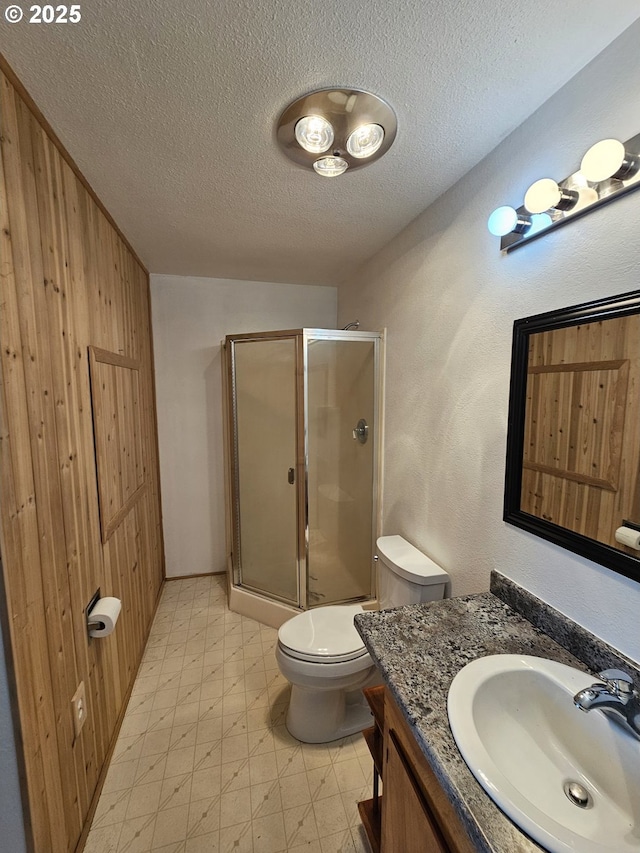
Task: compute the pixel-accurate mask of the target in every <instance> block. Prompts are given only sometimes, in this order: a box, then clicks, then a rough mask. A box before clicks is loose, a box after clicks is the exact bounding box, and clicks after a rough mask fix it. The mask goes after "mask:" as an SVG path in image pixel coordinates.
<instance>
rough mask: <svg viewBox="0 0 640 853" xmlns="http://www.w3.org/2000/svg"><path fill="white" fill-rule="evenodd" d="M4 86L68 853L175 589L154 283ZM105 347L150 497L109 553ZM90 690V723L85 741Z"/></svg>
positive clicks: (8, 411) (54, 815)
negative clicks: (95, 397) (113, 601)
mask: <svg viewBox="0 0 640 853" xmlns="http://www.w3.org/2000/svg"><path fill="white" fill-rule="evenodd" d="M0 72H2V73H0V141H1V146H0V151H1V159H0V287H1V319H0V345H1V358H2V373H1V380H0V381H1V383H2V385H1V388H0V466H1V476H2V480H1V500H0V504H1V516H0V517H1V533H2V538H1V540H0V544H1V547H2V555H3V562H4V572H5V576H4V584H5V592H6V612H5V616H8V618H7V623H8V627H9V630H8V633H9V637H10V643H11V650H12V652H11V653H12V658H13V664H14V676H15V691H16V701H17V705H18V710H19V720H20V729H21V737H22V741H23V753H24V766H23V770H24V776H25V779H26V785H25V788H26V792H27V796H28V804H29V809H28V811H29V819H30V832H31V835H32V846H33V849H34V850H35V851H36V853H63V851H73V850H74V849H76V846H77V845H78V842H79V839H80V838H81V834H82V831H83V826H84V825H85V823H86V819H87V815H88V814H89V811H90V807H91V802H92V798H93V797H94V793H95V791H96V787H97V784H98V781H99V778H100V774H101V771H102V770H103V767H104V765H105V759H106V757H107V755H108V751H109V748H110V745H111V744H112V741H113V738H114V734H115V732H116V727H117V725H118V722H119V718H120V715H121V712H122V711H123V705H124V702H125V700H126V698H127V695H128V691H129V689H130V686H131V684H132V681H133V678H134V676H135V673H136V670H137V667H138V664H139V661H140V658H141V655H142V651H143V648H144V643H145V640H146V636H147V631H148V628H149V625H150V621H151V618H152V616H153V613H154V608H155V604H156V600H157V596H158V593H159V590H160V587H161V584H162V579H163V571H164V566H163V560H164V557H163V546H162V530H161V514H160V494H159V480H158V457H157V438H156V421H155V394H154V386H153V363H152V361H153V356H152V346H151V325H150V315H149V282H148V274H147V271H146V270H145V269H144V267H143V266H142V264H141V263H140V262H139V260H138V259H137V258H136V256H135V254H134V253H133V251H132V250H131V248H130V246H129V245H128V244H127V242H126V240H125V239H124V238H123V236H122V235H121V233H120V232H119V231H118V229H117V228H116V227H115V225H114V223H113V221H112V220H111V219H110V217H109V216H108V214H107V213H106V211H105V210H104V208H103V207H102V205H101V204H100V203H99V201H98V200H97V198H96V197H95V195H94V194H93V193H92V192H91V191H90V188H89V187H88V185H87V184H86V182H85V181H84V179H82V177H81V176H80V175H79V173H78V171H77V169H76V168H75V167H74V166H73V163H72V161H70V159H69V157H68V155H66V153H65V152H64V151H63V150H62V147H61V146H60V143H59V142H58V141H57V139H56V138H55V135H54V134H53V132H52V131H51V129H50V128H49V127H48V125H47V124H46V122H45V121H44V120H43V119H42V117H41V116H40V114H39V112H38V110H37V108H35V106H34V105H33V103H32V102H31V101H30V99H29V98H28V95H27V94H26V93H25V92H24V90H23V89H22V87H21V86H20V84H19V82H18V81H17V80H16V79H15V77H14V76H13V74H12V72H11V70H10V69H9V68H8V67H7V66H6V63H4V61H2V62H0ZM90 347H95V348H97V350H101V351H108V353H111V354H113V356H114V358H113V361H115V363H117V362H118V357H121V358H122V362H123V363H127V364H135V365H136V367H137V371H136V372H137V379H136V390H135V395H133V393H132V394H131V395H130V396H131V401H132V403H133V398H134V396H135V405H136V407H137V409H138V412H137V414H136V421H137V424H138V426H137V427H136V431H137V432H139V435H138V434H137V432H136V435H135V443H136V445H137V446H136V450H135V453H134V456H135V465H136V466H138V468H137V470H136V471H135V472H134V474H133V477H134V480H133V481H132V482H133V483H141V482H144V488H139V489H137V491H136V498H135V500H128V501H127V502H126V511H124V512H121V513H120V514H119V516H118V518H117V519H116V520H117V523H116V524H113V521H114V519H113V518H111V519H110V521H111V524H112V529H110V531H109V537H108V539H106V541H105V542H104V543H103V541H102V540H103V537H102V535H101V526H100V514H99V501H98V481H97V469H96V455H95V445H94V425H93V422H92V397H91V390H90V371H89V352H90ZM115 411H116V413H117V416H118V418H119V419H120V420H121V422H122V423H126V418H128V417H130V415H131V413H130V412H129V413H124V412H123V411H121V409H119V408H118V407H117V405H116V408H115ZM112 414H113V412H112ZM127 453H128V454H129V457H130V448H124V450H123V451H122V458H127ZM123 476H124V475H123ZM125 479H126V477H125ZM127 488H128V489H129V490H131V489H133V485H132V483H130V482H128V485H127ZM134 491H135V489H134ZM130 496H131V495H130V494H129V493H128V494H127V498H128V497H130ZM124 505H125V504H124V503H123V506H124ZM104 538H106V537H104ZM98 588H100V590H101V593H102V595H109V596H117V597H118V598H120V599H121V600H122V613H121V617H120V621H119V623H118V625H117V627H116V630H115V632H114V634H112V635H111V637H108V638H106V639H103V640H89V639H88V637H87V632H86V628H85V614H84V610H85V607H86V605H87V604H88V602H89V600H90V598H91V597H92V595H93V594H94V592H95V591H96V590H97V589H98ZM81 681H84V684H85V687H86V691H87V703H88V720H87V722H86V724H85V726H84V729H83V730H82V732H81V734H80V736H79V737H77V738H74V728H73V719H72V713H71V697H72V696H73V694H74V692H75V690H76V688H77V686H78V684H79V683H80V682H81ZM1 846H2V845H1V842H0V847H1Z"/></svg>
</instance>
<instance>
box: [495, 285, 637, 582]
mask: <svg viewBox="0 0 640 853" xmlns="http://www.w3.org/2000/svg"><path fill="white" fill-rule="evenodd" d="M630 314H640V290H635V291H631V292H630V293H623V294H621V295H619V296H610V297H607V298H605V299H597V300H595V301H593V302H585V303H583V304H581V305H573V306H571V307H569V308H561V309H560V310H558V311H548V312H546V313H544V314H536V315H534V316H532V317H525V318H523V319H521V320H516V321H515V322H514V324H513V344H512V354H511V381H510V386H509V419H508V429H507V459H506V470H505V490H504V515H503V519H504V521H506V522H508V523H509V524H513V525H515V526H516V527H520V528H521V529H522V530H527V531H529V533H534V534H536V535H537V536H541V537H542V538H543V539H547V540H548V541H549V542H554V543H555V544H556V545H560V546H561V547H563V548H567V549H568V550H569V551H573V552H574V553H575V554H580V556H582V557H586V558H587V559H589V560H592V561H593V562H594V563H600V564H601V565H603V566H606V567H607V568H609V569H613V571H615V572H618V573H619V574H622V575H625V576H626V577H628V578H631V579H632V580H634V581H638V582H639V583H640V554H639V556H638V557H634V556H632V555H631V554H627V553H625V552H623V551H618V550H617V549H616V548H613V547H612V546H611V545H605V544H604V543H603V542H598V541H596V540H595V539H589V538H588V537H587V536H583V535H582V534H580V533H575V532H574V531H573V530H568V529H567V528H565V527H561V526H560V525H557V524H553V523H552V522H550V521H545V520H544V519H542V518H538V517H537V516H534V515H530V514H529V513H527V512H524V511H523V510H522V509H521V508H520V497H521V492H522V464H523V455H524V429H525V408H526V401H527V365H528V359H529V336H530V335H532V334H535V333H537V332H547V331H551V330H553V329H562V328H565V327H567V326H577V325H580V324H582V323H593V322H596V321H599V320H607V319H611V318H614V317H625V316H627V315H630ZM638 428H639V429H640V425H638ZM639 488H640V486H639Z"/></svg>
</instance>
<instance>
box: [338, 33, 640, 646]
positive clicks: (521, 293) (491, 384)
mask: <svg viewBox="0 0 640 853" xmlns="http://www.w3.org/2000/svg"><path fill="white" fill-rule="evenodd" d="M638 44H640V22H639V23H636V24H634V25H633V26H632V27H631V28H630V29H629V30H627V31H626V33H624V34H623V35H622V36H621V37H620V38H619V39H617V40H616V41H615V42H614V43H613V44H612V45H611V46H610V47H609V48H607V49H606V50H605V51H604V52H603V53H602V54H601V55H600V56H599V57H597V58H596V59H595V60H594V61H593V62H592V63H591V64H590V65H589V66H588V67H587V68H586V69H585V70H583V71H582V72H581V73H580V74H579V75H578V76H577V77H575V78H574V79H573V80H572V81H570V83H568V84H567V85H566V86H565V87H564V88H563V89H562V90H561V91H560V92H559V93H558V94H557V95H556V96H555V97H553V98H552V99H551V100H550V101H548V102H547V103H546V104H545V105H543V107H541V108H540V110H538V112H537V113H535V114H534V115H533V116H532V117H531V118H529V119H528V120H527V121H526V122H525V123H524V124H523V125H522V126H521V127H520V128H519V129H518V130H516V131H515V132H514V133H513V134H511V136H509V137H508V138H507V139H506V140H505V141H504V142H503V143H502V144H501V145H500V146H499V147H498V148H497V149H495V151H493V152H492V153H491V154H490V155H489V156H488V157H487V158H486V159H485V160H484V161H483V162H481V163H480V164H479V165H478V166H477V167H476V168H475V169H473V170H472V171H471V172H470V173H469V174H468V175H467V176H466V177H465V178H463V179H462V180H461V181H460V182H459V183H458V184H457V185H456V186H455V187H454V188H453V189H452V190H450V191H449V192H447V193H446V194H445V195H444V196H442V197H441V198H440V199H439V200H438V201H437V202H436V203H435V204H433V205H432V206H431V207H430V208H429V209H427V210H426V211H425V212H424V213H423V214H421V215H420V216H419V217H418V218H417V219H415V220H414V221H413V222H412V223H411V224H410V225H409V226H408V227H407V228H406V229H405V230H404V231H402V232H401V234H399V235H398V237H397V238H396V239H394V240H393V241H392V242H391V243H390V244H389V245H388V246H386V247H385V248H384V249H383V250H382V251H381V252H380V253H378V254H377V255H376V256H375V257H374V258H372V259H371V261H370V262H369V263H368V264H367V265H366V266H365V267H363V268H362V269H361V270H360V271H359V272H358V273H357V274H356V275H355V276H354V277H353V278H352V279H351V280H350V281H348V282H346V283H345V285H344V286H343V287H341V288H340V291H339V317H338V321H339V324H344V323H346V322H347V319H348V318H351V317H355V316H357V317H358V318H359V320H360V321H361V324H362V325H361V328H365V329H366V328H380V327H382V326H387V328H388V338H387V394H386V441H385V470H384V477H385V479H384V484H385V486H384V501H385V505H384V532H385V533H401V534H403V535H404V536H405V537H406V538H407V539H410V540H411V541H412V542H413V543H414V544H415V545H417V546H418V547H420V548H422V549H423V550H424V551H426V553H428V554H429V555H430V556H431V557H433V558H434V559H436V560H437V561H438V562H439V563H441V564H442V565H443V566H444V567H445V568H446V569H448V571H449V572H450V573H451V575H452V578H453V594H454V595H459V594H463V593H466V592H475V591H479V590H483V589H486V588H487V587H488V584H489V573H490V571H491V569H494V568H495V569H499V570H500V571H502V572H504V573H505V574H506V575H508V576H509V577H511V578H513V579H514V580H515V581H516V582H518V583H520V584H521V585H523V586H525V587H526V588H528V589H529V590H531V591H532V592H533V593H534V594H536V595H538V596H539V597H541V598H543V599H545V600H546V601H548V602H550V603H551V604H552V605H553V606H554V607H556V608H558V609H559V610H561V611H563V612H564V613H566V614H568V615H569V616H570V617H571V618H573V619H575V620H576V621H578V622H580V623H581V624H583V625H585V626H586V627H587V628H588V629H589V630H591V631H592V632H593V633H595V634H597V635H599V636H600V637H602V638H603V639H605V640H606V641H608V642H610V643H611V644H612V645H614V646H617V647H618V648H619V649H620V650H622V651H623V652H626V654H628V655H629V656H631V657H632V658H634V659H635V660H638V661H640V631H638V613H639V612H640V584H638V583H634V582H633V581H631V580H628V579H626V578H624V577H622V576H621V575H618V574H616V573H614V572H612V571H610V570H608V569H605V568H603V567H601V566H598V565H596V564H594V563H591V562H590V561H587V560H584V559H581V558H579V557H576V556H574V555H573V554H571V553H570V552H568V551H565V550H563V549H561V548H559V547H557V546H555V545H552V544H551V543H548V542H546V541H544V540H542V539H539V538H537V537H535V536H533V535H531V534H529V533H526V532H524V531H521V530H518V529H516V528H515V527H512V526H510V525H507V524H505V523H504V522H503V521H502V499H503V485H504V457H505V441H506V428H507V404H508V393H509V365H510V357H511V334H512V325H513V321H514V319H516V318H518V317H524V316H527V315H529V314H535V313H538V312H542V311H547V310H552V309H554V308H560V307H563V306H566V305H572V304H576V303H578V302H584V301H587V300H590V299H594V298H596V297H602V296H608V295H613V294H616V293H622V292H624V291H629V290H633V289H636V288H639V287H640V243H639V241H638V222H639V221H640V192H637V193H635V194H632V195H630V196H627V197H626V198H623V199H620V200H618V201H616V202H614V203H613V204H612V205H610V206H606V207H604V208H602V209H601V210H598V211H596V212H593V213H591V214H590V215H588V216H586V217H584V218H583V219H580V220H578V221H576V222H573V223H571V224H569V225H567V226H566V227H565V228H560V229H558V230H557V231H556V232H554V233H553V234H549V235H547V236H545V237H543V238H541V239H540V240H538V241H535V242H533V243H531V244H530V245H527V246H524V247H522V248H520V249H518V250H516V251H515V252H513V253H512V254H511V255H509V256H503V255H502V254H501V253H500V252H499V249H498V246H499V241H498V239H497V238H494V237H492V236H491V235H490V234H489V232H488V231H487V228H486V220H487V217H488V215H489V213H490V212H491V211H492V210H493V209H494V208H495V207H497V206H498V205H500V204H513V205H514V206H516V207H517V206H518V205H519V204H520V203H521V201H522V199H523V197H524V192H525V191H526V189H527V187H528V186H529V185H530V184H531V183H532V182H533V181H534V180H536V179H538V178H542V177H554V178H556V179H557V180H560V179H562V178H564V177H565V176H566V175H569V174H570V173H571V172H573V171H575V170H576V169H577V168H578V167H579V164H580V159H581V157H582V154H583V153H584V152H585V151H586V150H587V148H589V146H590V145H592V144H593V143H594V142H597V141H598V140H599V139H602V138H605V137H609V136H613V137H617V138H619V139H623V140H624V139H628V138H629V137H631V136H633V135H634V134H636V133H638V132H639V131H640V118H639V117H640V86H638V82H637V81H638V79H640V50H638ZM514 73H515V72H514ZM528 73H535V69H529V70H524V69H523V71H522V74H523V85H526V75H527V74H528ZM427 96H428V93H426V94H425V97H427ZM424 180H425V183H428V181H429V175H428V174H425V176H424Z"/></svg>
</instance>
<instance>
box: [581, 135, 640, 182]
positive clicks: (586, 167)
mask: <svg viewBox="0 0 640 853" xmlns="http://www.w3.org/2000/svg"><path fill="white" fill-rule="evenodd" d="M639 167H640V160H639V159H638V157H637V156H636V155H634V154H630V153H629V152H628V151H626V150H625V147H624V145H623V144H622V142H620V141H619V140H618V139H602V140H601V141H600V142H596V144H595V145H592V146H591V148H590V149H589V150H588V151H587V153H586V154H585V155H584V157H583V158H582V163H581V164H580V171H581V172H582V174H583V175H584V176H585V178H586V179H587V180H588V181H591V183H593V184H599V183H600V182H601V181H606V180H607V179H608V178H620V179H621V180H625V179H627V178H631V177H632V176H633V175H635V174H636V172H637V171H638V168H639Z"/></svg>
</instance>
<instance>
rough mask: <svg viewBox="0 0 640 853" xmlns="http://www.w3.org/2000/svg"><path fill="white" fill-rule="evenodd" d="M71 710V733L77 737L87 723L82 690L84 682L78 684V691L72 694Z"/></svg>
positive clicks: (85, 700)
mask: <svg viewBox="0 0 640 853" xmlns="http://www.w3.org/2000/svg"><path fill="white" fill-rule="evenodd" d="M71 709H72V712H73V731H74V733H75V736H76V737H78V735H79V734H80V732H81V731H82V727H83V726H84V724H85V722H86V721H87V696H86V693H85V689H84V681H81V682H80V684H79V685H78V689H77V690H76V692H75V693H74V694H73V699H72V700H71Z"/></svg>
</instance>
